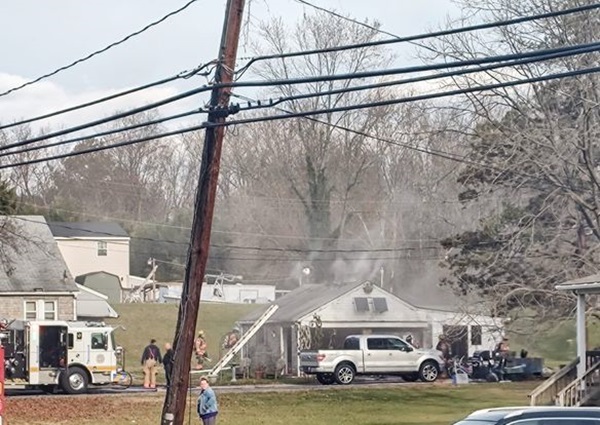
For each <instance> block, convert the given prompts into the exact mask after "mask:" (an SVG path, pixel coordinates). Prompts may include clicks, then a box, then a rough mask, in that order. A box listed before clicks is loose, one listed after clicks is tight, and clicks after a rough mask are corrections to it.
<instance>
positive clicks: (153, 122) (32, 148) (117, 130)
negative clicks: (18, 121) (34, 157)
mask: <svg viewBox="0 0 600 425" xmlns="http://www.w3.org/2000/svg"><path fill="white" fill-rule="evenodd" d="M205 112H206V111H204V110H203V109H202V108H199V109H193V110H191V111H188V112H182V113H180V114H175V115H169V116H166V117H162V118H157V119H155V120H151V121H144V122H141V123H138V124H133V125H130V126H126V127H119V128H115V129H112V130H106V131H102V132H100V133H94V134H93V136H91V137H90V136H81V137H75V138H72V139H67V140H61V141H60V142H54V143H49V144H45V145H37V146H30V147H27V148H23V149H18V150H15V151H10V152H4V153H2V152H1V151H3V150H6V149H7V148H6V147H4V146H0V158H2V157H5V156H10V155H18V154H22V153H27V152H33V151H37V150H40V149H48V148H54V147H57V146H62V145H68V144H72V143H78V142H83V141H85V140H91V139H95V138H97V137H103V136H109V135H111V134H116V133H122V132H125V131H131V130H136V129H138V128H143V127H149V126H152V125H157V124H162V123H165V122H168V121H173V120H177V119H181V118H185V117H189V116H191V115H197V114H201V113H205Z"/></svg>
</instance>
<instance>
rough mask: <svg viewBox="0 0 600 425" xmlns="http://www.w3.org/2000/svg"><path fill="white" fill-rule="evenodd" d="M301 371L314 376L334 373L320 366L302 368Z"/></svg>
mask: <svg viewBox="0 0 600 425" xmlns="http://www.w3.org/2000/svg"><path fill="white" fill-rule="evenodd" d="M300 370H301V371H302V372H303V373H306V374H307V375H314V374H316V373H333V370H330V369H327V368H323V367H320V366H301V367H300Z"/></svg>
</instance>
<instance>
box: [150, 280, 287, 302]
mask: <svg viewBox="0 0 600 425" xmlns="http://www.w3.org/2000/svg"><path fill="white" fill-rule="evenodd" d="M182 286H183V282H167V283H165V284H164V286H163V287H162V288H161V289H160V292H159V302H168V303H172V302H175V303H177V302H179V300H180V299H181V289H182ZM275 298H276V291H275V285H266V284H247V283H241V282H237V283H232V282H223V283H207V282H204V283H203V284H202V291H201V292H200V300H201V301H203V302H219V303H232V304H268V303H270V302H272V301H274V300H275Z"/></svg>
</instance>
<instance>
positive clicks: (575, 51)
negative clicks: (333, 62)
mask: <svg viewBox="0 0 600 425" xmlns="http://www.w3.org/2000/svg"><path fill="white" fill-rule="evenodd" d="M598 51H600V42H598V43H590V44H589V45H587V46H586V47H581V48H579V47H577V48H572V49H571V48H569V49H565V50H561V51H560V52H554V53H551V54H545V55H541V56H534V57H532V58H527V59H517V60H513V61H509V62H500V63H494V64H492V65H487V66H475V67H471V68H467V69H460V70H457V71H450V72H444V73H439V74H429V75H423V76H419V77H413V78H408V79H403V80H391V81H384V82H381V83H374V84H364V85H359V86H349V87H343V88H339V89H334V90H326V91H320V92H313V93H304V94H298V95H293V96H286V97H280V98H276V99H267V100H261V101H257V102H254V103H256V105H248V106H247V107H243V106H241V105H240V111H247V110H251V109H264V108H269V107H272V106H276V105H278V104H280V103H283V102H290V101H297V100H302V99H309V98H313V97H322V96H332V95H336V94H345V93H351V92H356V91H364V90H372V89H378V88H383V87H392V86H401V85H406V84H412V83H420V82H424V81H431V80H438V79H442V78H450V77H457V76H462V75H468V74H473V73H479V72H484V71H491V70H494V69H499V68H507V67H515V66H519V65H529V64H532V63H535V62H542V61H547V60H551V59H558V58H565V57H569V56H575V55H581V54H585V53H593V52H598Z"/></svg>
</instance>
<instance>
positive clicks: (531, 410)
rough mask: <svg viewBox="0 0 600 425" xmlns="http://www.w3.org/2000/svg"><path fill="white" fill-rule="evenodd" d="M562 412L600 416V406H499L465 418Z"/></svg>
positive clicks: (562, 414)
mask: <svg viewBox="0 0 600 425" xmlns="http://www.w3.org/2000/svg"><path fill="white" fill-rule="evenodd" d="M557 413H560V415H561V416H564V415H565V414H569V415H574V416H578V417H586V416H592V417H594V418H600V407H560V406H533V407H532V406H515V407H498V408H493V409H484V410H478V411H476V412H473V413H471V414H470V415H469V416H467V417H466V418H465V419H464V420H465V421H471V420H479V421H490V422H492V421H499V420H500V419H508V418H513V417H517V416H523V417H529V416H531V415H536V416H538V415H540V416H547V415H553V414H557Z"/></svg>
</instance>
